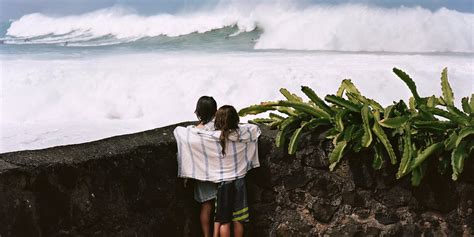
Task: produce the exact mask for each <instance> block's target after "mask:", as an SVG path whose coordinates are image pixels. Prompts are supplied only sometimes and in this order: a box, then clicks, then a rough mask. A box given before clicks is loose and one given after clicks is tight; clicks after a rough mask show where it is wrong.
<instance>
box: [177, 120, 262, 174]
mask: <svg viewBox="0 0 474 237" xmlns="http://www.w3.org/2000/svg"><path fill="white" fill-rule="evenodd" d="M173 133H174V136H175V138H176V143H177V144H178V177H183V178H192V179H197V180H202V181H211V182H215V183H218V182H222V181H230V180H235V179H238V178H242V177H244V176H245V175H246V174H247V171H249V170H250V169H252V168H255V167H259V166H260V163H259V161H258V137H259V136H260V134H261V131H260V128H259V127H258V126H256V125H253V124H239V130H238V135H237V133H232V134H231V135H229V140H228V141H227V143H226V155H225V156H223V155H222V147H221V144H220V143H219V136H220V134H221V132H220V131H209V130H204V129H199V128H196V127H195V126H188V127H176V128H175V130H174V132H173Z"/></svg>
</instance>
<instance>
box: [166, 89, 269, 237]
mask: <svg viewBox="0 0 474 237" xmlns="http://www.w3.org/2000/svg"><path fill="white" fill-rule="evenodd" d="M195 113H196V116H197V117H198V119H199V124H197V125H196V126H188V127H186V128H185V127H177V128H176V129H175V131H174V135H175V137H176V140H177V144H178V176H179V177H183V178H193V179H195V180H197V181H196V183H195V187H194V198H195V200H196V201H198V202H200V203H201V213H200V221H201V227H202V231H203V234H204V236H210V223H211V215H212V207H213V206H215V215H214V236H215V237H217V236H230V234H231V233H230V232H231V224H233V229H234V236H236V237H238V236H243V233H244V227H243V224H242V223H244V222H248V221H249V210H248V202H247V190H246V185H245V180H244V177H245V175H246V173H247V172H248V171H249V170H250V169H252V168H255V167H258V166H260V164H259V161H258V152H257V149H258V136H259V135H260V133H261V132H260V129H259V128H258V127H257V126H255V125H252V124H239V116H238V114H237V111H236V110H235V108H234V107H233V106H230V105H224V106H222V107H220V108H219V109H218V110H217V103H216V102H215V100H214V99H213V98H212V97H209V96H203V97H201V98H199V100H198V102H197V105H196V111H195Z"/></svg>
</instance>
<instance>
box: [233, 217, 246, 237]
mask: <svg viewBox="0 0 474 237" xmlns="http://www.w3.org/2000/svg"><path fill="white" fill-rule="evenodd" d="M234 237H244V225H243V224H242V223H240V221H234Z"/></svg>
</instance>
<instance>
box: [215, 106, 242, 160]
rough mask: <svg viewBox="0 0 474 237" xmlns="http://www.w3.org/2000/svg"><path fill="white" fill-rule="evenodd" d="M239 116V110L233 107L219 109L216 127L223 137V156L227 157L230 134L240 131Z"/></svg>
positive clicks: (221, 142) (221, 139) (221, 140)
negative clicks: (226, 150) (226, 149)
mask: <svg viewBox="0 0 474 237" xmlns="http://www.w3.org/2000/svg"><path fill="white" fill-rule="evenodd" d="M239 121H240V118H239V114H238V113H237V110H235V108H234V107H233V106H232V105H224V106H222V107H220V108H219V110H217V112H216V120H215V123H214V126H215V128H216V130H220V131H221V136H220V138H219V140H220V144H221V147H222V155H224V156H225V148H226V147H225V146H226V142H227V139H228V138H229V134H231V133H232V132H237V130H238V129H239Z"/></svg>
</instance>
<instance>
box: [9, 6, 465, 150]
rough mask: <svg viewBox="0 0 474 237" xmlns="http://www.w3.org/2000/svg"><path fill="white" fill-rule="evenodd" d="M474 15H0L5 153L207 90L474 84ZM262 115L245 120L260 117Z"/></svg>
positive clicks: (369, 91) (131, 127)
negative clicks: (444, 77)
mask: <svg viewBox="0 0 474 237" xmlns="http://www.w3.org/2000/svg"><path fill="white" fill-rule="evenodd" d="M473 24H474V14H472V13H461V12H457V11H454V10H449V9H445V8H442V9H439V10H437V11H430V10H427V9H424V8H420V7H413V8H406V7H400V8H392V9H386V8H378V7H369V6H363V5H339V6H320V5H314V6H307V7H305V8H297V7H291V6H275V5H258V6H254V7H252V8H251V9H248V8H242V7H239V6H233V5H230V6H225V7H223V6H220V7H215V8H212V9H207V10H200V11H194V12H189V11H188V12H178V13H175V14H156V15H141V14H139V13H137V12H135V11H132V10H130V9H124V8H118V7H113V8H107V9H102V10H97V11H93V12H89V13H85V14H80V15H67V16H50V15H45V14H41V13H34V14H29V15H25V16H23V17H21V18H19V19H16V20H12V21H9V22H3V23H1V24H0V34H1V39H0V43H1V44H0V76H1V80H0V83H1V84H0V87H1V94H0V100H1V108H0V129H1V130H0V132H1V134H0V135H1V143H0V152H9V151H16V150H25V149H39V148H45V147H51V146H57V145H65V144H74V143H81V142H87V141H92V140H97V139H101V138H105V137H109V136H114V135H119V134H126V133H132V132H138V131H142V130H147V129H152V128H156V127H160V126H165V125H168V124H173V123H177V122H181V121H188V120H195V117H194V113H193V112H194V107H195V103H196V101H197V99H198V98H199V97H200V96H201V95H211V96H213V97H214V98H215V99H216V100H217V102H218V105H224V104H232V105H234V106H235V107H236V108H237V109H240V108H243V107H245V106H248V105H251V104H256V103H259V102H261V101H268V100H277V99H281V98H282V96H281V95H280V94H279V92H278V90H279V89H280V88H281V87H285V88H287V89H289V90H291V91H293V92H297V93H299V94H301V93H300V92H299V90H300V86H301V85H307V86H310V87H312V88H313V89H314V90H315V91H316V92H317V93H318V94H320V95H321V96H324V95H326V94H333V93H335V92H336V90H337V88H338V86H339V84H340V81H341V80H342V79H345V78H350V79H352V80H353V82H354V83H355V84H356V86H358V87H359V89H360V90H361V92H362V93H363V94H364V95H366V96H367V97H371V98H374V99H376V100H378V101H380V102H381V103H382V104H384V105H388V104H390V103H392V102H393V101H395V100H399V99H407V98H408V97H409V96H410V93H409V90H408V89H407V88H406V86H405V85H404V84H403V82H402V81H401V80H399V79H397V78H396V76H395V75H394V74H393V73H392V72H391V70H392V68H393V67H398V68H401V69H403V70H404V71H406V72H407V73H408V74H409V75H411V77H412V78H413V79H414V80H415V81H416V83H417V87H418V90H419V92H420V94H422V95H425V96H427V95H432V94H437V95H440V94H441V91H440V79H439V78H440V72H441V70H442V69H443V68H444V67H448V75H449V80H450V82H451V86H452V87H453V90H454V94H455V97H456V101H457V102H459V101H460V98H461V97H463V96H470V95H471V94H472V93H474V89H473V88H474V63H473V59H474V57H473V56H474V38H473V34H474V33H473ZM247 119H248V118H242V120H243V121H246V120H247Z"/></svg>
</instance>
